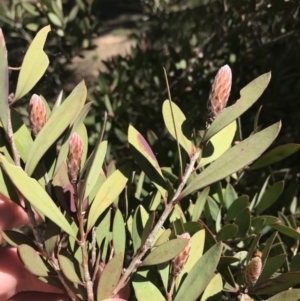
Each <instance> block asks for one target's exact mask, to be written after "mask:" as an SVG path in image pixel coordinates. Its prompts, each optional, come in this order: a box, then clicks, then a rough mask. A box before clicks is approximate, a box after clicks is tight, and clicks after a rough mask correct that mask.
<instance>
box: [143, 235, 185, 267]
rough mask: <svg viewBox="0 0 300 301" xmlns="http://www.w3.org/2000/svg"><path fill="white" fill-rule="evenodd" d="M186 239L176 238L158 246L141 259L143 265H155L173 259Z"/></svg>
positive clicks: (183, 245)
mask: <svg viewBox="0 0 300 301" xmlns="http://www.w3.org/2000/svg"><path fill="white" fill-rule="evenodd" d="M188 242H189V241H188V239H184V238H176V239H172V240H170V241H167V242H165V243H164V244H162V245H160V246H158V247H157V248H155V249H154V250H152V251H151V253H150V254H149V255H148V256H147V257H146V258H145V259H144V260H143V263H142V264H143V266H146V265H155V264H159V263H163V262H166V261H169V260H171V259H173V258H174V257H175V256H176V255H178V254H179V253H180V252H181V251H182V250H183V249H184V248H185V247H186V245H187V244H188Z"/></svg>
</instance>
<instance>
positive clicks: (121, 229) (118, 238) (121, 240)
mask: <svg viewBox="0 0 300 301" xmlns="http://www.w3.org/2000/svg"><path fill="white" fill-rule="evenodd" d="M112 237H113V245H114V249H115V253H116V254H119V253H120V254H122V255H123V257H124V255H125V245H126V231H125V223H124V219H123V216H122V213H121V211H120V210H119V209H117V211H116V213H115V218H114V222H113V233H112Z"/></svg>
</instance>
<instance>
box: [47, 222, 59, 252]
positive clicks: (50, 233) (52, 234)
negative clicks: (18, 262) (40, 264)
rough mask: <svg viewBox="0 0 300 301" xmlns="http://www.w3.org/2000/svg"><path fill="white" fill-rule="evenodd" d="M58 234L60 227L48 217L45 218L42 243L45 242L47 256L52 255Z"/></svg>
mask: <svg viewBox="0 0 300 301" xmlns="http://www.w3.org/2000/svg"><path fill="white" fill-rule="evenodd" d="M59 234H60V228H59V227H58V226H57V225H56V224H55V223H53V222H52V221H51V220H50V219H49V220H47V224H46V229H45V234H44V244H45V250H46V252H47V254H48V255H49V256H53V252H54V250H55V248H56V245H57V242H58V238H59V237H58V236H59Z"/></svg>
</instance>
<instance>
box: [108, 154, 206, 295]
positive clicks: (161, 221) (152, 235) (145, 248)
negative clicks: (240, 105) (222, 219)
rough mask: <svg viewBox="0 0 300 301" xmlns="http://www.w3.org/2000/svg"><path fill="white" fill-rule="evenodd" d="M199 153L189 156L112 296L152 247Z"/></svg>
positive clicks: (192, 169)
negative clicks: (183, 170)
mask: <svg viewBox="0 0 300 301" xmlns="http://www.w3.org/2000/svg"><path fill="white" fill-rule="evenodd" d="M200 153H201V150H200V149H198V150H197V151H196V152H195V154H194V155H193V156H192V157H191V161H190V165H189V167H188V168H187V169H186V171H185V174H184V175H183V177H182V182H181V183H180V185H179V187H178V189H177V191H176V193H175V194H174V196H173V197H172V200H171V201H170V202H169V203H168V204H167V206H166V207H165V210H164V212H163V213H162V215H161V217H160V219H159V220H158V222H157V224H156V225H155V227H154V228H153V230H152V232H151V233H150V234H149V236H148V238H147V239H146V242H145V244H144V245H143V246H142V247H141V248H140V251H139V253H138V254H137V255H136V256H135V257H134V258H133V260H132V261H131V263H130V265H129V267H128V268H127V269H126V271H125V273H124V274H123V276H122V277H121V279H120V281H119V283H118V285H117V286H116V288H115V290H114V292H113V296H115V295H116V294H117V293H118V291H119V290H120V289H121V288H122V287H123V286H124V285H125V284H126V281H127V279H128V277H129V276H130V275H131V273H132V272H133V271H134V270H135V269H136V268H137V267H139V266H140V265H141V261H142V258H143V256H144V255H145V254H146V252H147V251H148V250H149V249H150V248H151V247H152V243H153V240H154V238H155V237H156V235H157V233H158V231H159V230H160V229H161V227H162V226H163V224H164V222H165V221H166V219H167V218H168V216H169V215H170V213H171V212H172V210H173V208H174V206H175V205H176V204H177V203H178V202H179V199H178V197H179V195H180V194H181V192H182V190H183V188H184V186H185V184H186V182H187V180H188V179H189V177H190V175H191V174H192V172H193V171H194V166H195V163H196V162H197V160H198V158H199V156H200Z"/></svg>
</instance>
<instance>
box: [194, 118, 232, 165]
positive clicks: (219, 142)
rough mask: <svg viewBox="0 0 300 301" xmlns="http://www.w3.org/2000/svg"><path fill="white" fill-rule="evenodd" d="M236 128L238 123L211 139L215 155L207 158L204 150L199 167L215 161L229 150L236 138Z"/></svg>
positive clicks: (228, 126)
mask: <svg viewBox="0 0 300 301" xmlns="http://www.w3.org/2000/svg"><path fill="white" fill-rule="evenodd" d="M236 128H237V126H236V121H233V122H231V123H230V124H228V125H227V126H226V127H225V128H223V129H222V130H221V131H220V132H218V133H217V134H216V135H214V136H213V137H212V138H211V139H210V145H211V144H212V147H213V150H212V151H213V153H212V154H210V155H209V156H207V155H206V153H205V151H206V148H204V151H203V154H202V158H201V160H200V164H199V167H202V166H205V165H207V164H209V163H211V162H213V161H215V160H216V159H218V158H219V157H220V156H221V155H222V154H223V153H224V152H225V151H227V150H228V148H229V147H230V146H231V143H232V140H233V138H234V135H235V132H236Z"/></svg>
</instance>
